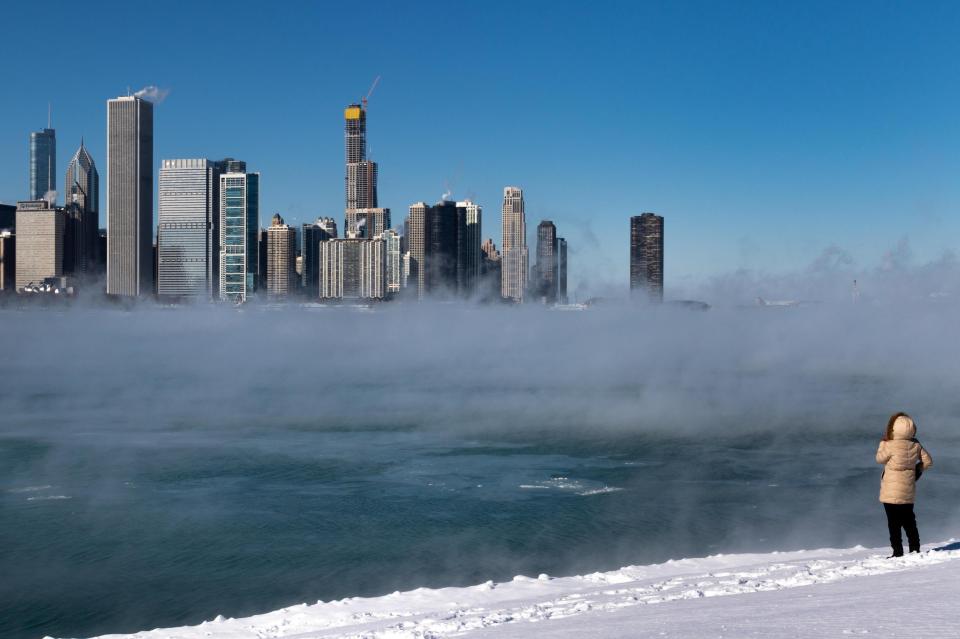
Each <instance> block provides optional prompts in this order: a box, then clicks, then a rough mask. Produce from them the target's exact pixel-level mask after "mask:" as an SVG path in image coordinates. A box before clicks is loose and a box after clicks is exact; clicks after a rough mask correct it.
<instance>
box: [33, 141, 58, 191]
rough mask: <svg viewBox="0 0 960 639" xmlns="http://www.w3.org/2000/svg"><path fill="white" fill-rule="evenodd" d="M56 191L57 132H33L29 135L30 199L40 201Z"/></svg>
mask: <svg viewBox="0 0 960 639" xmlns="http://www.w3.org/2000/svg"><path fill="white" fill-rule="evenodd" d="M56 190H57V132H56V131H55V130H54V129H50V128H47V129H41V130H40V131H33V132H31V133H30V199H31V200H34V201H36V200H42V199H44V198H46V197H48V196H47V194H48V193H50V192H53V193H56ZM53 204H56V201H54V202H53Z"/></svg>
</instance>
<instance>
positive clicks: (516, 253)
mask: <svg viewBox="0 0 960 639" xmlns="http://www.w3.org/2000/svg"><path fill="white" fill-rule="evenodd" d="M502 211H503V213H502V214H503V281H502V285H501V289H500V292H501V295H502V296H503V297H504V298H505V299H508V300H512V301H514V302H522V301H523V296H524V294H525V293H526V290H527V273H528V266H527V261H528V256H527V219H526V214H525V212H524V203H523V190H522V189H519V188H517V187H515V186H508V187H506V188H504V189H503V210H502Z"/></svg>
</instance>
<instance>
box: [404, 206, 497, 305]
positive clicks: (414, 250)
mask: <svg viewBox="0 0 960 639" xmlns="http://www.w3.org/2000/svg"><path fill="white" fill-rule="evenodd" d="M480 215H481V210H480V207H479V206H477V205H476V204H474V203H472V202H469V201H466V202H451V201H449V200H443V201H441V202H437V203H436V204H434V205H433V206H429V205H427V204H426V203H424V202H417V203H416V204H413V205H411V206H410V217H409V218H408V219H409V224H407V223H405V224H404V226H405V227H406V228H408V231H407V234H406V236H407V237H406V240H405V244H406V248H407V249H408V250H409V252H410V273H409V278H410V279H409V282H408V285H409V286H410V287H412V288H413V291H414V292H415V293H416V296H417V298H418V299H423V298H424V297H426V296H428V295H441V296H451V295H458V296H463V297H467V296H470V295H473V293H474V292H475V290H476V287H477V285H478V282H479V275H480V246H479V243H480Z"/></svg>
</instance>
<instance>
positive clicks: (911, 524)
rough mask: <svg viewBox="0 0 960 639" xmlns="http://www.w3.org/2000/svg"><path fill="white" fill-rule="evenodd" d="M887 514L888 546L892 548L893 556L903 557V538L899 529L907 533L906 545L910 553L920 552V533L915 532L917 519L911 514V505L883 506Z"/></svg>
mask: <svg viewBox="0 0 960 639" xmlns="http://www.w3.org/2000/svg"><path fill="white" fill-rule="evenodd" d="M883 509H884V510H885V511H886V512H887V529H889V531H890V546H892V547H893V556H894V557H900V556H902V555H903V538H902V537H901V536H900V529H901V528H903V529H904V530H905V531H906V533H907V543H908V544H910V552H920V533H918V532H917V518H916V517H915V516H914V514H913V504H884V505H883Z"/></svg>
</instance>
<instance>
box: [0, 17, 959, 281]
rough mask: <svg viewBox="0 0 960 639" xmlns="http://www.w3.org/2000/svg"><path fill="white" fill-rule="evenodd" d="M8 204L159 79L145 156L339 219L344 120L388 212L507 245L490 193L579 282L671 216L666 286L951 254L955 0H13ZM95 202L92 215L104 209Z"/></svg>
mask: <svg viewBox="0 0 960 639" xmlns="http://www.w3.org/2000/svg"><path fill="white" fill-rule="evenodd" d="M3 13H4V16H3V18H4V20H3V23H4V27H5V28H4V29H3V32H4V37H3V51H4V56H3V62H2V76H0V86H2V94H0V95H2V97H0V201H6V202H13V201H15V200H17V199H21V198H24V197H26V195H27V190H28V167H27V157H28V136H29V132H30V131H31V130H34V129H39V128H42V127H43V126H44V125H45V122H46V113H47V103H48V102H52V103H53V113H54V127H55V128H56V129H57V142H58V147H59V148H58V150H59V154H58V155H59V157H58V167H57V170H58V183H60V182H62V181H63V172H64V170H65V169H66V163H67V161H68V160H69V158H70V156H71V155H72V153H73V152H74V151H75V149H76V147H77V145H78V144H79V141H80V137H81V136H84V138H85V140H86V142H87V146H88V148H89V149H90V151H91V153H92V154H93V156H94V159H95V161H96V162H97V163H98V164H99V165H100V168H101V173H102V179H103V180H104V182H105V180H106V176H105V175H103V173H105V171H104V168H103V167H104V164H105V153H104V138H105V128H106V107H105V101H106V100H107V99H108V98H110V97H113V96H116V95H121V94H125V93H126V90H127V87H128V86H129V87H131V88H132V89H134V90H136V89H138V88H140V87H142V86H144V85H148V84H155V85H158V86H160V87H162V88H165V89H169V91H170V93H169V96H168V97H167V99H166V100H165V101H164V102H163V103H162V104H160V105H158V107H157V110H156V124H155V136H156V142H155V163H156V164H157V165H159V163H160V160H161V159H163V158H177V157H210V158H219V157H224V156H233V157H237V158H242V159H244V160H246V161H247V162H248V166H249V168H250V170H256V171H260V172H261V174H262V201H261V206H262V218H263V219H264V220H268V219H269V216H270V215H271V214H272V213H274V212H280V213H281V215H283V216H284V217H285V218H286V219H287V221H288V222H294V223H297V224H299V223H301V222H304V221H307V220H309V219H312V218H314V217H316V216H318V215H331V216H334V217H336V218H338V219H341V220H342V216H343V210H342V209H343V164H342V163H343V130H342V108H343V106H344V105H346V104H347V103H348V102H351V101H355V100H357V99H358V98H360V97H361V96H362V95H364V94H365V93H366V91H367V88H368V87H369V85H370V83H371V82H372V81H373V79H374V78H375V77H376V76H377V75H380V76H382V80H381V82H380V85H379V87H378V88H377V90H376V92H375V94H374V95H373V97H372V99H371V101H370V114H369V141H370V148H371V153H372V156H373V158H374V159H376V160H377V161H378V162H379V163H380V175H381V181H380V200H381V204H382V205H384V206H389V207H390V208H391V209H392V210H393V217H394V222H395V223H400V222H401V221H402V219H403V217H404V215H405V214H406V209H407V207H408V206H409V205H410V204H411V203H412V202H415V201H418V200H426V201H428V202H432V201H436V200H438V199H439V198H440V196H441V194H442V193H443V192H444V191H446V190H447V189H448V188H449V189H450V190H451V191H452V192H453V194H454V196H456V197H458V198H463V197H468V196H469V197H472V198H473V199H475V200H476V201H477V202H479V203H480V204H481V205H482V206H483V207H484V235H485V236H490V237H493V238H494V240H495V241H496V242H497V243H498V244H499V242H500V200H501V197H502V189H503V187H504V186H505V185H518V186H521V187H523V188H524V191H525V194H526V200H527V215H528V230H529V232H530V236H531V237H533V232H534V229H535V227H536V224H537V222H538V221H539V220H540V219H544V218H549V219H552V220H554V222H556V224H557V226H558V229H559V232H560V234H561V235H564V236H566V237H567V238H568V241H569V243H570V252H571V266H570V276H571V280H572V282H571V288H572V289H575V288H576V287H577V286H578V285H584V286H589V287H591V288H593V289H599V288H602V287H603V286H604V285H607V284H612V285H616V286H625V285H626V282H627V277H628V275H627V273H628V269H627V262H628V247H627V242H628V226H629V225H628V218H629V216H630V215H634V214H638V213H640V212H643V211H655V212H657V213H659V214H661V215H663V216H664V217H665V218H666V269H665V270H666V280H667V287H668V289H669V288H670V287H671V286H682V285H685V284H686V283H689V282H691V281H695V280H701V279H704V278H709V277H711V276H713V275H716V274H720V273H726V272H729V271H732V270H736V269H742V268H748V269H754V270H758V271H764V272H786V271H792V270H797V269H802V268H804V267H805V266H806V265H807V264H809V263H810V262H811V261H813V260H814V259H815V258H816V257H817V256H818V255H819V254H820V253H821V252H822V251H823V250H824V249H825V248H827V247H829V246H831V245H837V246H840V247H842V248H843V249H845V250H846V251H848V252H849V253H850V254H851V255H852V256H853V258H854V259H855V260H856V261H857V263H858V264H861V265H863V266H870V265H872V264H875V263H878V262H879V261H880V256H881V255H882V253H883V252H884V251H885V250H887V249H889V248H890V247H892V246H894V245H895V244H896V243H897V242H898V241H900V240H901V238H904V237H906V238H907V239H908V240H909V243H910V246H911V248H912V251H913V255H914V259H915V260H916V261H917V262H924V261H927V260H932V259H936V258H938V257H940V256H941V255H942V254H943V252H944V251H947V250H957V249H960V220H958V216H957V211H958V205H960V189H958V186H957V179H956V176H958V175H960V156H958V150H960V130H958V125H957V121H958V114H960V83H958V81H957V80H958V75H960V62H958V61H960V39H958V38H957V37H956V34H957V33H960V4H957V3H934V2H924V3H906V2H902V3H896V2H893V3H891V2H841V3H836V2H822V3H821V2H803V3H800V2H796V3H774V2H736V3H733V2H719V1H717V2H656V3H634V2H624V3H616V2H614V3H607V2H590V3H560V2H482V3H479V2H477V3H467V2H436V3H428V2H419V3H412V2H411V3H400V2H375V1H367V2H353V3H344V2H335V3H334V2H331V3H326V2H283V3H266V2H260V3H246V2H230V3H216V4H214V3H201V2H197V3H187V2H169V3H149V4H147V3H129V2H128V3H122V4H111V3H75V2H71V3H57V2H45V3H26V2H20V1H17V2H13V3H7V6H5V8H4V12H3ZM102 215H104V214H103V213H102Z"/></svg>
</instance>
